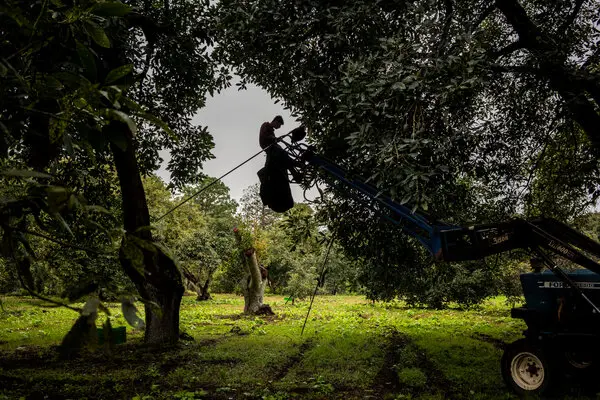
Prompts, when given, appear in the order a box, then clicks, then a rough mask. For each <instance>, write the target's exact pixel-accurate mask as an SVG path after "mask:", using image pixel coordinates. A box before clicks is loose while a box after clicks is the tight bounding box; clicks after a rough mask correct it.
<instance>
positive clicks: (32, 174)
mask: <svg viewBox="0 0 600 400" xmlns="http://www.w3.org/2000/svg"><path fill="white" fill-rule="evenodd" d="M0 174H2V175H5V176H18V177H22V178H45V179H49V178H52V175H48V174H45V173H43V172H38V171H29V170H25V169H8V170H6V171H2V172H0Z"/></svg>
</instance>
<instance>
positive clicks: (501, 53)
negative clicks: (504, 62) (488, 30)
mask: <svg viewBox="0 0 600 400" xmlns="http://www.w3.org/2000/svg"><path fill="white" fill-rule="evenodd" d="M522 48H523V43H521V42H520V41H518V40H517V41H516V42H513V43H511V44H509V45H508V46H506V47H503V48H501V49H500V50H498V51H495V52H494V53H492V57H493V58H499V57H503V56H507V55H509V54H512V53H514V52H515V51H517V50H519V49H522Z"/></svg>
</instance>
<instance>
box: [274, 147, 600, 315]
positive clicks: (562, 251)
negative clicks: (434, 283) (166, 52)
mask: <svg viewBox="0 0 600 400" xmlns="http://www.w3.org/2000/svg"><path fill="white" fill-rule="evenodd" d="M282 142H283V144H284V145H285V150H286V152H287V153H288V155H289V156H290V157H291V158H292V159H294V160H296V161H298V162H302V161H304V162H307V163H308V164H309V165H311V166H312V167H314V168H317V169H319V170H321V171H323V172H325V173H326V174H327V175H328V176H329V177H331V178H333V179H334V180H335V182H342V183H344V184H345V185H346V186H348V187H349V188H351V189H354V190H356V191H357V192H358V193H360V194H362V195H364V196H366V197H367V198H368V199H370V200H372V201H375V202H377V203H379V204H380V205H381V206H383V207H384V208H386V209H387V210H389V212H390V213H389V214H388V215H386V216H385V217H386V219H388V220H389V221H390V222H392V223H394V224H396V225H399V226H400V227H401V229H402V231H404V232H405V233H407V234H409V235H411V236H413V237H415V238H416V239H417V240H418V241H419V242H420V243H421V244H422V245H423V246H425V248H426V249H427V250H428V251H429V252H430V253H431V255H432V256H433V257H434V258H435V259H436V260H440V261H467V260H479V259H483V258H485V257H487V256H490V255H493V254H498V253H502V252H505V251H510V250H513V249H524V250H526V251H528V252H530V253H535V254H537V255H538V256H539V257H540V258H541V259H542V260H543V261H544V263H545V264H546V265H547V266H548V268H549V269H550V270H552V271H553V272H554V273H555V274H556V275H557V276H558V277H559V278H560V279H561V280H562V281H563V283H565V284H566V285H568V286H570V287H572V288H573V289H574V290H575V291H577V292H578V293H579V294H580V295H581V296H582V297H583V298H585V299H586V301H587V302H588V303H590V305H591V306H592V307H593V308H594V310H596V312H598V313H600V309H598V307H596V305H594V304H593V303H592V302H591V301H589V300H588V299H587V297H586V296H585V295H584V294H583V292H582V291H581V290H580V289H579V288H578V287H577V286H576V285H575V284H574V283H573V282H572V281H571V279H570V278H569V277H568V275H567V274H566V273H565V272H564V271H563V270H562V269H560V268H559V267H558V266H557V265H556V264H555V263H553V262H552V259H551V258H550V257H549V256H548V254H547V252H551V253H554V254H556V255H559V256H561V257H563V258H565V259H567V260H569V261H572V262H573V263H575V264H578V265H580V266H582V267H584V268H587V269H589V270H591V271H593V272H595V273H597V274H600V264H598V263H597V262H596V261H594V260H592V259H591V258H590V257H589V256H588V255H587V254H584V251H585V252H586V253H588V254H591V255H593V256H594V257H599V258H600V244H599V243H598V242H596V241H594V240H592V239H589V238H588V237H586V236H585V235H583V234H581V233H579V232H577V231H576V230H574V229H572V228H570V227H569V226H567V225H565V224H563V223H561V222H559V221H557V220H555V219H552V218H542V219H535V220H531V221H527V220H524V219H520V218H515V219H512V220H509V221H506V222H501V223H495V224H485V225H474V226H469V227H462V226H456V225H448V224H444V223H441V222H437V221H432V220H431V219H430V218H428V217H426V216H424V215H421V214H419V213H416V212H412V210H411V209H410V208H408V207H406V206H405V205H402V204H399V203H397V202H395V201H394V200H392V199H391V198H390V197H389V196H387V195H385V194H382V192H381V190H379V189H377V188H376V187H374V186H372V185H369V184H367V183H365V182H364V180H363V179H361V178H360V177H356V176H353V175H351V174H349V173H348V172H347V171H345V170H344V169H343V168H341V167H339V166H338V165H336V164H335V163H333V162H331V161H330V160H327V159H326V158H324V157H321V156H319V155H317V154H315V152H314V151H312V149H311V148H310V147H308V146H306V145H304V144H300V143H294V142H292V143H288V142H286V141H285V140H282ZM335 182H334V183H335Z"/></svg>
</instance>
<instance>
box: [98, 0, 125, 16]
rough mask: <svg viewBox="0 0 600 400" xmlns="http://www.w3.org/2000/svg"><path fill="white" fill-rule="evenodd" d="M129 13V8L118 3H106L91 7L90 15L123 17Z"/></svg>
mask: <svg viewBox="0 0 600 400" xmlns="http://www.w3.org/2000/svg"><path fill="white" fill-rule="evenodd" d="M130 12H131V7H129V6H128V5H127V4H123V3H121V2H120V1H107V2H104V3H99V4H96V5H95V6H94V7H92V10H91V13H92V14H95V15H99V16H101V17H123V16H125V15H127V14H129V13H130Z"/></svg>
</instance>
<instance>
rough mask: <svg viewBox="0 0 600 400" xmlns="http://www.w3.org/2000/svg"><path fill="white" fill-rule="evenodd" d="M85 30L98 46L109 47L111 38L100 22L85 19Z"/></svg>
mask: <svg viewBox="0 0 600 400" xmlns="http://www.w3.org/2000/svg"><path fill="white" fill-rule="evenodd" d="M84 26H85V31H86V32H87V34H88V35H89V36H90V37H91V38H92V40H93V41H94V42H96V44H97V45H98V46H101V47H105V48H109V47H110V39H109V38H108V36H107V35H106V32H104V29H102V28H101V27H100V26H98V24H96V23H94V22H92V21H85V25H84Z"/></svg>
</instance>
